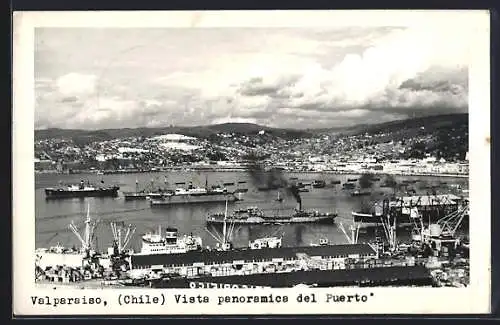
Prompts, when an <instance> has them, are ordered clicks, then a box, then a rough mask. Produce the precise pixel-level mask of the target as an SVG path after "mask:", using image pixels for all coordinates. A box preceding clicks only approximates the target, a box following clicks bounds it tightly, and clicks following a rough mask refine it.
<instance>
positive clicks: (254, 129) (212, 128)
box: [35, 123, 311, 144]
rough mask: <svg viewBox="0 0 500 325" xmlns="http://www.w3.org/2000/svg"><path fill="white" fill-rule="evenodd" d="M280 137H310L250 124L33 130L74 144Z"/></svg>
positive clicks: (300, 132) (38, 136)
mask: <svg viewBox="0 0 500 325" xmlns="http://www.w3.org/2000/svg"><path fill="white" fill-rule="evenodd" d="M262 130H263V131H265V132H266V133H268V134H270V135H273V136H276V137H280V138H284V139H290V138H301V137H308V136H311V132H308V131H304V130H293V129H280V128H271V127H267V126H261V125H257V124H251V123H224V124H215V125H208V126H193V127H175V126H172V127H163V128H134V129H131V128H124V129H103V130H78V129H57V128H53V129H45V130H35V140H43V139H72V140H73V141H74V142H75V143H77V144H85V143H90V142H95V141H106V140H112V139H118V138H128V137H152V136H156V135H161V134H170V133H179V134H184V135H187V136H193V137H198V138H203V139H207V138H210V136H213V135H215V134H217V133H234V134H240V135H251V134H257V133H258V132H259V131H262Z"/></svg>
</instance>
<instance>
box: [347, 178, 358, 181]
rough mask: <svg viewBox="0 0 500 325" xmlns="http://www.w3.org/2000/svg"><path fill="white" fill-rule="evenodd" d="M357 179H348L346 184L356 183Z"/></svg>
mask: <svg viewBox="0 0 500 325" xmlns="http://www.w3.org/2000/svg"><path fill="white" fill-rule="evenodd" d="M357 181H358V179H357V178H348V179H347V182H357Z"/></svg>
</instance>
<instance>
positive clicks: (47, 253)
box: [35, 206, 106, 269]
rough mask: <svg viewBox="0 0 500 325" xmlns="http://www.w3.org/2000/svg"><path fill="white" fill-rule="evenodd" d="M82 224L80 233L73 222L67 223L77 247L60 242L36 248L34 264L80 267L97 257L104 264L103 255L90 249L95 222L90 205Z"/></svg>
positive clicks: (41, 266)
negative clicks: (83, 225)
mask: <svg viewBox="0 0 500 325" xmlns="http://www.w3.org/2000/svg"><path fill="white" fill-rule="evenodd" d="M84 224H85V228H84V231H83V233H82V234H80V232H79V231H78V228H77V227H76V226H75V225H74V224H73V223H70V224H69V229H70V230H71V231H72V232H73V233H74V234H75V236H76V237H77V239H78V240H79V241H80V243H81V247H80V248H79V249H77V248H76V247H71V248H68V247H65V246H62V245H61V244H60V243H57V244H56V245H55V246H51V247H49V248H37V249H36V250H35V265H36V266H37V267H39V268H41V269H45V268H47V267H54V266H65V267H73V268H81V267H82V266H83V265H84V264H85V262H86V261H89V260H92V259H94V260H95V259H99V258H102V259H103V262H104V263H105V264H106V261H104V260H105V257H104V256H99V255H100V254H98V253H97V252H96V251H95V250H93V249H92V238H93V236H94V230H95V227H96V225H97V223H96V222H95V221H93V220H92V219H91V217H90V206H88V207H87V217H86V219H85V222H84Z"/></svg>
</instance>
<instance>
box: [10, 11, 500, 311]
mask: <svg viewBox="0 0 500 325" xmlns="http://www.w3.org/2000/svg"><path fill="white" fill-rule="evenodd" d="M13 34H14V35H13V50H14V53H13V97H14V101H13V102H14V105H13V106H14V107H13V154H14V155H13V159H14V161H13V162H14V163H13V179H14V182H13V213H12V218H13V219H12V220H13V243H12V249H13V250H12V253H13V261H14V263H13V310H14V314H15V315H16V316H29V315H51V316H53V315H74V316H78V315H153V314H154V315H290V314H294V315H307V314H443V313H453V314H461V313H466V314H479V313H488V312H489V310H490V291H491V288H490V286H491V284H490V280H491V276H490V240H491V238H490V219H491V211H490V184H489V183H490V182H489V178H490V130H489V125H490V124H489V121H490V103H489V91H490V82H489V61H490V60H489V55H490V54H489V42H490V39H489V37H490V36H489V13H488V12H487V11H473V10H470V11H467V10H463V11H451V10H450V11H446V10H443V11H431V10H429V11H425V10H423V11H410V10H401V11H391V10H388V11H369V10H367V11H364V10H360V11H343V10H331V11H191V12H189V11H183V12H180V11H179V12H176V11H170V12H167V11H163V12H162V11H159V12H153V11H151V12H148V11H137V12H118V11H117V12H113V11H109V12H99V11H97V12H70V11H68V12H15V13H14V16H13Z"/></svg>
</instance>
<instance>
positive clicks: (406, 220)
mask: <svg viewBox="0 0 500 325" xmlns="http://www.w3.org/2000/svg"><path fill="white" fill-rule="evenodd" d="M352 218H353V221H354V222H356V223H360V224H362V225H365V226H376V225H382V218H381V217H379V216H374V215H371V214H365V213H356V212H353V213H352ZM441 218H442V216H441V215H439V214H437V213H427V214H425V215H424V216H423V217H422V222H423V223H424V224H428V223H436V222H437V221H438V220H440V219H441ZM419 220H420V219H415V220H413V219H412V218H410V216H409V215H399V216H397V218H396V226H401V227H405V226H409V225H414V224H415V223H417V224H419V223H420V221H419ZM467 222H468V221H467V218H465V219H464V223H467Z"/></svg>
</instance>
